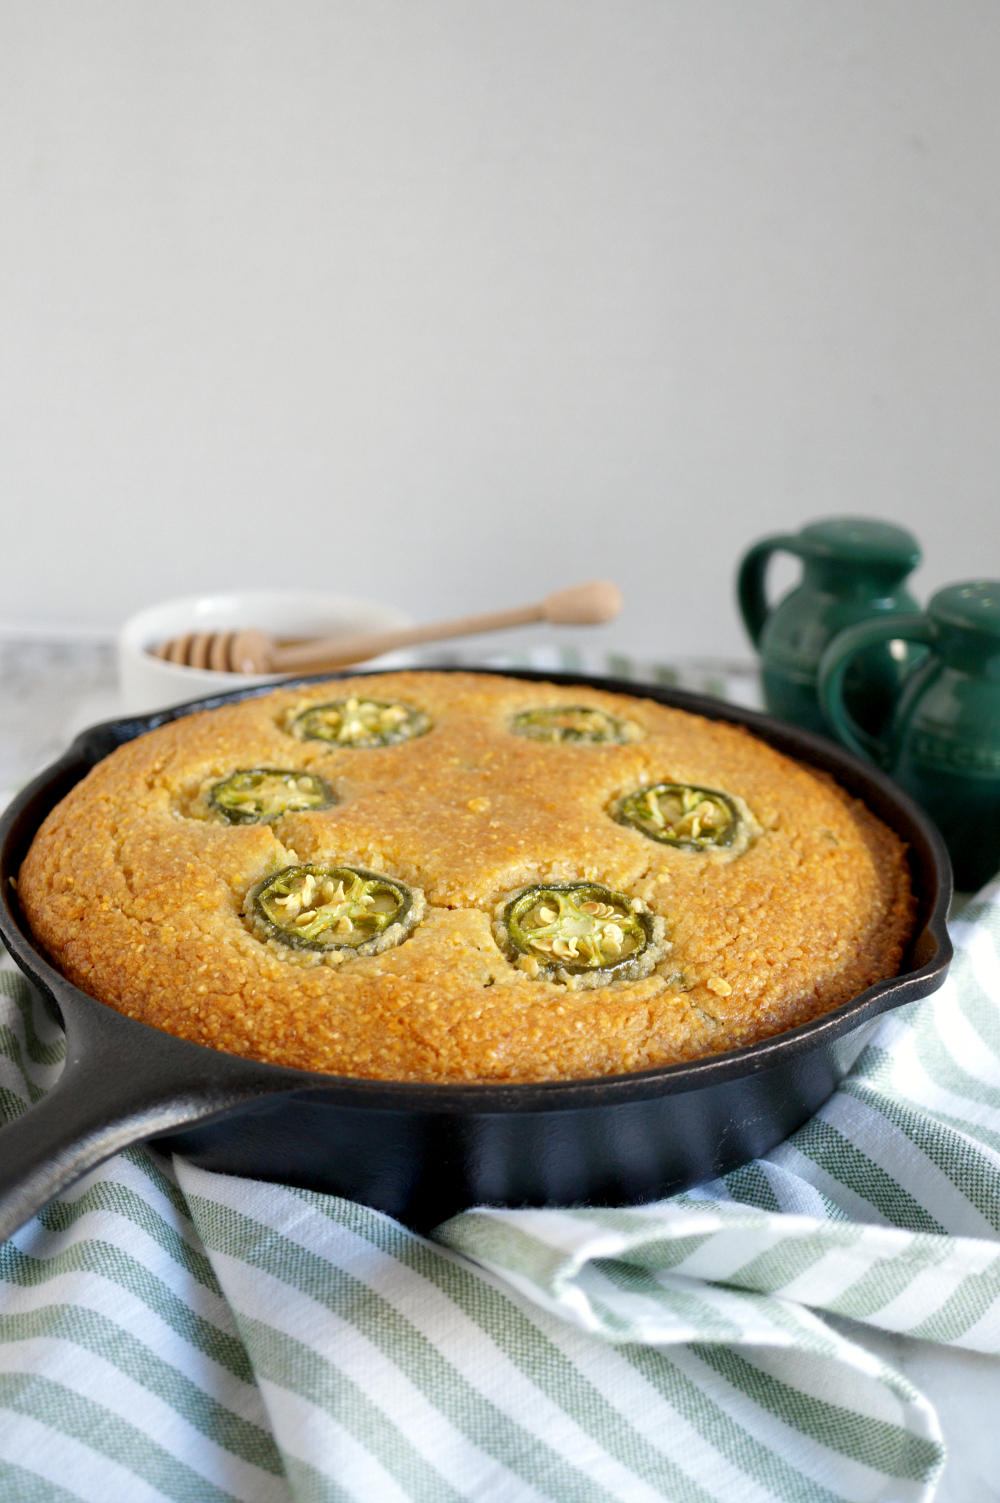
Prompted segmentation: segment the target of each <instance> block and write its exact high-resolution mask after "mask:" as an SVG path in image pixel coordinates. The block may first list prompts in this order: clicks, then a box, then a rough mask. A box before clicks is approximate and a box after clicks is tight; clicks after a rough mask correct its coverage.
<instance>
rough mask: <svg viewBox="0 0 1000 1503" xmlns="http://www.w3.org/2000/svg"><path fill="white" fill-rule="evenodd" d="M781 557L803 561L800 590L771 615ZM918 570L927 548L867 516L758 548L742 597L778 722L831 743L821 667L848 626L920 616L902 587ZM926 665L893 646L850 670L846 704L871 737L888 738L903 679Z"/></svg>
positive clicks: (749, 559) (747, 564)
mask: <svg viewBox="0 0 1000 1503" xmlns="http://www.w3.org/2000/svg"><path fill="white" fill-rule="evenodd" d="M778 552H783V553H791V554H794V555H795V557H796V558H799V559H801V560H802V565H803V570H802V582H801V583H800V584H799V585H798V586H797V588H796V589H794V590H792V592H791V593H790V594H789V595H786V596H785V597H784V599H783V600H782V601H781V602H780V604H778V605H777V606H775V607H774V608H773V609H772V608H771V607H770V606H769V605H768V602H767V595H766V591H765V575H766V572H767V565H768V561H769V559H770V558H771V555H772V554H773V553H778ZM919 562H920V546H919V544H918V543H917V540H916V538H915V537H913V535H912V534H911V533H909V532H906V531H905V530H904V529H903V528H902V527H893V526H892V525H891V524H890V523H888V522H873V521H869V520H868V519H867V518H865V517H829V518H827V519H826V520H824V521H821V522H812V523H810V524H809V526H808V527H803V528H802V530H801V531H800V532H798V533H794V534H782V535H779V536H777V537H769V538H763V539H762V540H761V541H760V542H759V543H755V544H754V546H753V547H752V548H751V549H750V551H749V553H747V554H746V556H745V558H744V559H743V562H742V564H741V565H740V570H739V576H738V593H739V602H740V610H741V611H742V613H743V620H744V622H745V624H746V629H747V631H748V632H749V633H750V639H751V641H752V642H753V644H754V646H755V647H756V648H758V650H759V652H760V655H761V669H762V677H763V681H764V701H765V703H766V705H767V708H768V709H769V710H770V712H771V714H772V715H778V716H780V718H781V719H782V720H791V721H794V723H795V724H796V725H802V726H805V727H806V729H807V730H810V731H819V732H820V733H821V734H823V735H829V733H830V732H829V727H828V726H827V724H826V721H825V720H824V718H823V714H822V711H821V710H820V707H819V700H818V697H817V693H816V677H817V673H818V671H819V660H820V658H821V657H822V656H823V653H824V651H825V650H826V648H827V646H828V645H829V644H830V642H831V641H832V640H833V638H834V637H835V636H836V635H837V633H838V632H840V631H843V630H844V628H845V627H846V626H853V625H854V624H855V623H856V622H858V621H866V620H868V619H869V618H871V617H873V616H876V617H881V616H885V615H891V614H894V613H898V612H907V613H912V612H913V611H916V610H918V609H919V607H918V605H917V602H916V601H915V600H914V599H913V597H912V596H911V595H909V594H908V593H907V591H906V590H905V589H903V580H904V579H905V578H906V576H907V575H908V574H910V573H911V572H912V571H913V570H914V569H915V568H916V567H917V565H918V564H919ZM889 635H890V637H891V636H892V633H890V634H889ZM920 656H923V653H922V652H920V651H918V652H915V651H914V649H911V648H909V647H907V646H906V645H905V644H904V643H903V642H902V640H900V639H894V640H893V641H892V644H891V646H890V645H889V644H887V643H883V642H881V641H880V643H879V645H878V646H877V647H874V648H872V649H871V650H870V651H869V652H867V653H865V654H864V655H863V656H862V657H859V658H858V660H857V662H856V663H854V664H852V667H851V672H850V677H849V679H848V681H847V683H846V685H845V697H846V699H847V703H848V705H849V707H850V709H851V713H852V714H853V715H854V717H855V719H856V720H857V721H858V722H859V724H860V725H861V726H862V727H863V728H864V729H865V730H867V731H870V732H872V733H873V734H879V733H880V732H881V731H882V730H884V728H885V725H886V723H887V722H888V720H889V717H890V716H891V714H892V711H893V708H894V705H895V702H896V697H897V695H898V693H899V689H900V686H901V684H902V682H903V679H904V678H905V677H906V675H907V673H908V672H909V671H910V670H911V669H912V668H913V666H914V664H915V663H916V661H917V660H918V657H920Z"/></svg>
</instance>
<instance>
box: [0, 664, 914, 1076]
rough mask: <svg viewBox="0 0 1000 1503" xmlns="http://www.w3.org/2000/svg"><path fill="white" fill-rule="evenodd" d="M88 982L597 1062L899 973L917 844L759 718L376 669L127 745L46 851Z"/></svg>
mask: <svg viewBox="0 0 1000 1503" xmlns="http://www.w3.org/2000/svg"><path fill="white" fill-rule="evenodd" d="M18 894H19V898H20V902H21V904H22V906H23V909H24V912H25V914H26V916H27V919H28V922H29V923H30V925H31V929H32V931H33V933H34V935H35V937H36V938H37V939H38V940H39V941H40V943H41V944H42V945H43V946H44V947H45V949H46V950H47V951H48V953H49V954H50V955H51V956H52V958H53V960H54V962H55V964H56V965H57V966H58V967H59V968H60V969H61V970H62V971H63V973H64V974H65V975H66V976H67V977H68V978H69V979H70V980H71V981H73V982H74V983H75V984H76V985H78V986H79V987H81V988H82V989H83V990H84V991H86V992H89V993H90V994H91V995H92V996H95V997H97V998H99V999H100V1000H101V1001H102V1002H105V1003H107V1004H108V1005H110V1006H111V1007H114V1008H117V1009H118V1010H120V1011H121V1012H124V1013H127V1014H128V1015H129V1016H130V1017H133V1018H138V1019H140V1020H142V1021H143V1022H145V1023H149V1024H151V1025H152V1026H153V1027H155V1028H160V1029H163V1030H165V1031H166V1032H168V1033H174V1034H178V1035H180V1036H181V1037H183V1038H187V1039H192V1040H195V1041H196V1042H198V1043H201V1044H208V1045H210V1046H212V1047H213V1048H216V1049H223V1050H227V1051H229V1052H231V1053H234V1054H240V1055H246V1056H249V1057H251V1058H254V1059H261V1060H268V1061H271V1062H273V1063H277V1064H283V1065H293V1066H297V1067H300V1068H303V1069H307V1070H318V1071H325V1072H330V1073H334V1074H344V1075H352V1076H364V1077H369V1078H375V1079H381V1080H399V1081H524V1080H548V1079H566V1078H580V1077H587V1076H598V1075H606V1074H617V1073H621V1072H626V1071H635V1070H643V1069H648V1068H651V1067H653V1066H659V1065H664V1064H669V1063H673V1062H676V1061H681V1060H688V1059H692V1058H695V1057H697V1056H700V1055H705V1054H713V1053H717V1052H719V1051H723V1050H727V1049H733V1048H735V1047H737V1046H738V1045H741V1044H746V1043H750V1042H753V1041H754V1040H757V1039H761V1038H766V1037H769V1036H770V1035H773V1034H776V1033H780V1032H782V1031H783V1030H785V1029H788V1028H791V1027H793V1026H795V1025H796V1024H799V1023H802V1022H805V1021H807V1020H808V1019H810V1018H813V1017H815V1016H817V1015H818V1014H821V1013H824V1012H826V1011H828V1010H829V1009H831V1008H834V1007H836V1006H837V1005H838V1004H839V1003H841V1002H844V1001H847V1000H848V999H849V998H851V997H854V996H856V995H857V994H858V993H859V992H861V991H863V990H864V989H865V988H866V987H868V986H870V985H871V984H872V983H873V982H875V981H877V980H879V979H881V978H884V977H888V976H892V975H895V974H896V973H897V971H898V970H899V967H900V964H901V961H902V957H903V953H904V949H905V946H906V944H907V941H908V939H909V938H910V935H911V932H912V928H913V922H914V903H913V898H912V896H911V891H910V883H909V875H908V868H907V863H906V858H905V851H904V848H903V846H902V844H901V842H900V841H899V840H898V838H897V837H896V836H895V835H894V834H893V833H892V832H891V831H890V830H889V829H887V828H886V827H885V826H884V825H883V824H882V823H881V822H880V821H879V820H878V819H876V818H875V816H874V815H873V814H872V813H870V811H869V810H868V809H867V808H866V807H865V806H864V805H863V804H861V803H859V802H858V801H857V800H855V799H852V798H851V797H850V796H849V795H848V794H847V793H845V792H844V791H843V790H842V789H840V788H839V787H838V786H837V785H836V784H835V783H834V782H832V781H831V780H830V779H829V778H827V777H826V776H825V775H823V774H821V773H819V772H817V771H815V770H814V769H812V768H809V767H806V766H803V765H801V764H799V763H796V762H794V761H791V760H790V759H789V758H787V757H784V756H782V755H780V754H779V753H778V752H776V751H774V750H773V749H772V748H771V747H769V746H767V745H765V744H764V743H763V742H761V741H759V740H757V739H756V738H755V737H754V736H752V735H750V734H749V733H748V732H746V731H744V730H743V729H742V728H740V727H736V726H732V725H728V724H726V723H724V722H719V721H712V720H706V719H702V718H701V717H699V716H695V715H690V714H687V713H685V712H683V711H680V710H674V709H669V708H667V707H665V706H662V705H658V704H656V703H653V702H651V701H649V700H645V699H642V698H639V697H632V696H626V695H619V694H611V693H605V692H603V691H601V690H598V689H593V688H589V687H584V686H579V687H574V688H572V689H567V688H566V687H565V686H560V685H555V684H544V683H534V682H526V681H519V680H517V679H515V678H502V677H499V676H493V675H486V674H478V675H477V674H473V673H431V672H426V673H391V674H377V675H360V676H357V677H355V678H352V679H338V680H337V681H335V682H333V683H327V684H318V685H310V686H308V687H307V689H305V690H303V689H302V688H301V687H298V688H288V689H284V688H281V689H278V690H276V691H275V692H273V693H269V694H267V695H264V696H262V697H260V698H255V699H248V700H245V701H243V702H242V703H239V704H234V705H230V706H224V707H223V708H221V709H217V710H210V711H204V712H201V713H198V714H194V715H190V716H186V717H184V718H182V719H180V720H176V721H174V722H172V723H170V724H167V725H164V726H162V727H160V728H159V729H157V730H154V731H151V732H149V733H148V734H146V735H144V736H140V737H138V738H137V739H136V740H134V741H131V742H129V743H127V744H126V745H124V746H122V747H121V748H119V749H118V750H117V751H116V752H114V753H113V754H112V755H111V756H109V757H108V758H106V759H105V760H104V761H102V762H100V763H99V764H98V765H97V766H96V767H94V768H93V770H92V771H91V772H90V773H89V774H88V776H87V777H86V778H84V779H83V781H82V782H80V783H79V784H78V785H77V786H76V787H75V788H74V789H73V790H72V791H71V792H70V793H69V794H68V795H67V797H66V798H65V799H64V800H63V801H62V802H61V803H60V804H59V805H58V806H57V807H56V808H55V809H54V810H53V811H52V813H51V814H50V815H49V817H48V818H47V819H46V821H45V822H44V824H43V825H42V827H41V829H40V830H39V832H38V835H37V836H36V838H35V841H34V843H33V844H32V846H31V848H30V850H29V852H28V855H27V857H26V859H25V861H24V864H23V866H22V868H21V872H20V875H19V878H18Z"/></svg>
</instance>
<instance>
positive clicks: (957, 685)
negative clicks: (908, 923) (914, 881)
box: [820, 579, 1000, 892]
mask: <svg viewBox="0 0 1000 1503" xmlns="http://www.w3.org/2000/svg"><path fill="white" fill-rule="evenodd" d="M889 636H892V637H904V638H906V640H907V641H910V642H922V643H925V644H926V646H927V647H929V648H930V653H929V654H928V656H927V659H926V661H925V662H924V663H922V664H921V665H920V666H919V667H918V668H916V669H915V671H914V673H913V674H912V676H911V678H910V679H909V681H908V682H907V684H906V687H905V688H904V690H903V692H902V694H901V696H900V699H899V704H898V706H897V709H896V713H895V715H894V717H893V720H892V724H891V726H890V727H889V731H888V734H887V735H885V736H881V737H878V736H872V735H870V734H869V733H867V732H865V731H864V730H863V729H862V728H861V727H860V726H858V725H857V723H856V722H855V720H854V718H853V717H852V715H851V714H850V712H849V709H848V707H847V705H846V696H845V694H844V692H843V686H844V681H845V675H846V673H847V672H848V671H849V668H850V664H851V661H852V659H853V658H854V657H855V655H856V654H857V653H861V652H866V651H868V650H870V648H871V646H872V644H873V643H876V642H884V641H885V639H886V638H887V637H889ZM820 698H821V700H822V703H823V708H824V710H825V711H826V714H827V716H828V717H829V720H830V724H831V725H832V726H833V727H834V729H835V730H836V732H837V735H838V736H839V738H840V740H841V741H842V742H843V743H844V745H845V746H848V747H850V748H851V750H852V751H856V752H860V753H861V755H862V756H865V757H868V758H869V759H870V760H871V761H873V762H875V763H877V764H878V765H880V766H881V767H884V768H885V770H886V771H887V772H889V773H891V774H892V776H893V777H894V778H895V779H896V780H897V782H899V783H901V784H902V785H903V787H904V788H905V789H906V791H907V792H908V793H910V794H912V796H913V797H914V798H915V799H916V800H917V802H918V803H919V804H922V805H923V806H924V808H925V809H926V810H927V812H928V814H929V815H930V816H931V818H932V819H933V820H934V822H935V824H936V825H937V827H938V829H939V830H940V831H941V834H942V835H943V836H944V838H945V843H946V845H947V846H948V849H949V851H950V852H951V859H952V863H953V865H954V867H955V883H956V886H957V887H959V888H960V889H962V890H963V891H966V892H971V891H973V890H974V889H975V888H977V887H981V886H982V884H983V883H984V882H987V881H988V880H989V878H990V877H992V875H993V874H994V872H995V871H996V870H997V868H998V867H1000V581H998V580H989V579H985V580H983V579H980V580H973V581H972V582H971V583H969V584H956V585H949V586H948V588H947V589H946V590H939V591H938V593H937V594H936V595H935V596H934V597H933V599H932V600H931V602H930V604H929V605H928V607H927V612H926V614H925V615H923V616H900V617H896V618H894V619H893V620H892V621H868V622H866V623H864V624H863V625H861V626H853V627H851V628H850V629H849V630H848V631H845V632H841V634H840V636H838V637H837V638H836V640H835V641H833V642H831V643H830V646H829V647H828V649H827V651H826V653H825V654H824V656H823V661H822V663H821V665H820Z"/></svg>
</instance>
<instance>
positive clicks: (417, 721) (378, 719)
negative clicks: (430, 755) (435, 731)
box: [287, 697, 431, 748]
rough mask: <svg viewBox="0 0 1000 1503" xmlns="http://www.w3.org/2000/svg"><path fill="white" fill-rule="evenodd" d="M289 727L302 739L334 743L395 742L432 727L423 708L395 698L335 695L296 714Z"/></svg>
mask: <svg viewBox="0 0 1000 1503" xmlns="http://www.w3.org/2000/svg"><path fill="white" fill-rule="evenodd" d="M287 728H288V730H289V731H291V733H292V735H293V736H296V737H298V739H299V740H300V741H328V742H329V743H330V744H331V745H332V746H345V747H365V748H367V747H372V746H395V745H396V744H397V743H398V742H400V741H412V740H413V739H414V738H415V737H416V736H425V735H426V734H427V732H428V731H429V730H430V728H431V722H430V720H429V718H428V717H427V716H426V715H425V714H424V712H423V711H422V710H415V709H413V707H412V706H411V705H404V704H399V703H398V702H396V701H394V700H386V699H362V698H360V697H352V698H350V699H335V700H332V701H331V702H330V703H329V704H325V705H310V707H309V708H308V709H306V710H301V711H299V712H298V713H297V714H293V715H292V717H291V719H290V721H289V723H288V727H287Z"/></svg>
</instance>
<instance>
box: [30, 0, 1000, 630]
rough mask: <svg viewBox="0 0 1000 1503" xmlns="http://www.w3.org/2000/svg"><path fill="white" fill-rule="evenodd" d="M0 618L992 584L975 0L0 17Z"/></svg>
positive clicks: (995, 41) (644, 0) (690, 626)
mask: <svg viewBox="0 0 1000 1503" xmlns="http://www.w3.org/2000/svg"><path fill="white" fill-rule="evenodd" d="M0 97H2V101H3V103H2V119H0V194H2V216H3V218H2V258H3V259H2V267H0V289H2V292H0V300H2V315H0V316H2V324H0V338H2V346H0V347H2V366H3V388H2V405H0V420H2V434H3V460H2V472H3V498H2V508H3V510H2V532H0V618H2V619H3V620H5V621H7V622H21V623H25V624H31V623H41V622H50V623H51V622H62V623H77V624H82V625H86V624H90V625H112V624H114V623H115V622H116V621H117V620H119V619H120V618H121V617H123V616H124V615H126V614H127V613H129V612H131V611H132V610H134V609H136V608H138V607H139V606H141V605H142V604H145V603H148V602H151V601H153V600H155V599H158V598H162V597H165V596H170V595H174V594H181V593H188V592H191V591H200V590H208V589H214V588H219V587H230V586H238V585H244V586H261V585H265V584H269V583H276V584H282V585H295V584H302V585H305V586H309V587H311V588H316V587H326V588H331V589H335V590H340V591H344V592H348V593H356V594H370V595H375V596H380V597H383V598H388V599H390V600H392V601H394V602H395V603H396V604H398V605H400V606H402V607H403V608H404V609H406V610H408V611H410V612H411V613H412V614H413V615H414V616H416V617H418V618H419V617H431V616H439V615H442V614H446V613H452V612H455V613H459V612H465V611H469V610H473V609H477V608H485V607H486V606H487V605H492V604H494V603H495V604H508V603H510V604H514V603H519V602H522V601H525V600H530V599H532V598H534V597H536V596H540V595H542V594H544V593H546V592H547V591H548V590H549V589H552V588H555V587H558V586H561V585H564V584H568V583H570V582H572V581H573V580H575V579H576V578H578V577H579V578H586V577H588V576H591V575H594V574H605V573H606V574H609V575H612V576H614V577H616V578H617V579H618V580H619V581H620V582H621V584H622V585H623V587H624V588H625V590H626V592H627V599H628V605H627V610H626V613H625V615H624V616H623V617H622V620H621V622H620V623H619V624H618V625H617V626H615V627H613V628H610V629H608V631H607V632H606V633H605V640H606V641H607V642H609V643H613V644H615V645H620V646H627V647H631V648H635V649H639V648H640V647H641V648H642V649H643V650H644V651H648V652H651V653H653V652H655V653H676V652H685V653H739V654H742V653H744V652H745V650H746V649H745V643H744V641H743V637H742V633H741V629H740V627H739V625H738V622H737V619H736V614H735V610H734V607H733V603H732V590H731V576H732V571H733V566H734V561H735V558H736V556H737V554H738V552H739V550H740V549H741V548H742V546H743V545H744V544H745V543H747V542H748V541H749V540H750V539H751V538H753V537H755V536H757V535H759V534H760V533H761V532H765V531H770V530H773V529H787V528H791V527H795V526H797V525H798V524H800V523H801V522H803V521H806V520H809V519H811V518H814V517H816V516H818V515H823V514H829V513H834V512H838V511H850V512H865V513H871V514H874V515H878V516H881V517H885V518H889V519H895V520H897V521H900V522H903V523H906V524H909V525H910V526H912V527H913V528H914V529H915V530H916V531H917V533H918V534H919V536H920V537H921V539H922V540H923V542H924V545H925V551H926V555H927V558H928V563H927V565H926V566H925V568H924V569H923V571H922V572H921V574H920V575H919V576H918V579H917V585H918V590H919V592H920V593H922V594H926V593H927V592H928V591H929V590H930V589H931V588H933V587H935V586H937V585H938V584H941V583H943V582H946V581H948V580H953V579H956V578H964V577H970V576H976V575H992V576H993V577H1000V419H998V409H1000V402H998V398H1000V6H998V5H997V4H996V0H810V3H808V4H803V3H801V0H756V3H754V4H753V5H748V4H746V3H745V0H421V3H419V4H416V5H414V4H412V3H410V0H358V3H354V0H169V3H159V4H150V3H148V0H87V3H86V4H79V3H78V0H0Z"/></svg>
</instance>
